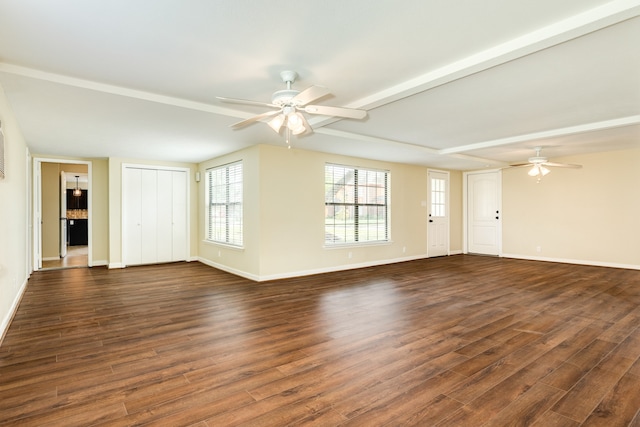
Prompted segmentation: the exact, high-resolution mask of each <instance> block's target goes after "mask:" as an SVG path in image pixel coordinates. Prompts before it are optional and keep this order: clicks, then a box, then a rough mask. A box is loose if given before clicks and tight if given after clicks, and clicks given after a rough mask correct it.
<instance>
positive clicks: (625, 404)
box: [582, 373, 640, 427]
mask: <svg viewBox="0 0 640 427" xmlns="http://www.w3.org/2000/svg"><path fill="white" fill-rule="evenodd" d="M638 408H640V377H637V376H635V375H632V374H629V373H627V374H626V375H624V376H623V377H622V378H620V381H618V383H617V384H616V385H615V387H614V388H613V389H612V390H611V391H610V392H609V393H608V394H607V395H606V396H605V397H604V399H603V400H602V401H601V402H600V404H599V405H598V406H597V407H596V409H595V410H594V411H593V412H591V415H589V417H588V418H587V420H586V421H585V422H584V423H583V424H582V425H583V426H585V427H587V426H589V427H595V426H603V427H605V426H616V425H619V426H624V425H631V424H630V423H631V421H632V420H633V418H634V417H635V415H636V414H637V413H638Z"/></svg>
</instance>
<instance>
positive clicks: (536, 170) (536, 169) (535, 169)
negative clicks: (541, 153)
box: [528, 165, 540, 176]
mask: <svg viewBox="0 0 640 427" xmlns="http://www.w3.org/2000/svg"><path fill="white" fill-rule="evenodd" d="M528 174H529V176H538V175H539V174H540V166H538V165H533V167H532V168H531V169H530V170H529V172H528Z"/></svg>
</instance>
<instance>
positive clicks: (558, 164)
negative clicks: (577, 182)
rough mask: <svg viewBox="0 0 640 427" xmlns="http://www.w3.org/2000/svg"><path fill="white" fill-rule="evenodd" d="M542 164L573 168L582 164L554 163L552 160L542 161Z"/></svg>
mask: <svg viewBox="0 0 640 427" xmlns="http://www.w3.org/2000/svg"><path fill="white" fill-rule="evenodd" d="M543 165H545V166H551V167H552V168H573V169H580V168H581V167H582V165H572V164H570V163H554V162H544V163H543Z"/></svg>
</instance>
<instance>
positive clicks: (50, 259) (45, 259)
mask: <svg viewBox="0 0 640 427" xmlns="http://www.w3.org/2000/svg"><path fill="white" fill-rule="evenodd" d="M42 261H60V257H59V256H48V257H43V258H42Z"/></svg>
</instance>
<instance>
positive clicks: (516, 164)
mask: <svg viewBox="0 0 640 427" xmlns="http://www.w3.org/2000/svg"><path fill="white" fill-rule="evenodd" d="M532 165H533V164H532V163H514V164H513V165H509V166H508V167H510V168H522V167H525V166H532Z"/></svg>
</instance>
